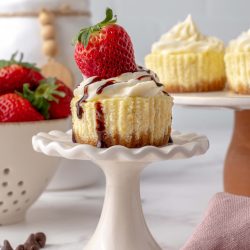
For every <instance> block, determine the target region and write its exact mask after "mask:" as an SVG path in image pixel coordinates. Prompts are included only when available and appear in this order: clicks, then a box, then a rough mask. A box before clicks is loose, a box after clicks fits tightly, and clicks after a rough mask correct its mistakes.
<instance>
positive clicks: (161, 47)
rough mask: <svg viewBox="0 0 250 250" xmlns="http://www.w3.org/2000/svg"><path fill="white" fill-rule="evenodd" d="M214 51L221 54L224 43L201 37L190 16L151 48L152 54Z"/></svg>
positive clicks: (214, 38)
mask: <svg viewBox="0 0 250 250" xmlns="http://www.w3.org/2000/svg"><path fill="white" fill-rule="evenodd" d="M208 50H214V51H219V52H223V51H224V43H223V42H222V41H221V40H219V39H218V38H216V37H212V36H204V35H202V34H201V33H200V32H199V30H198V28H197V27H196V25H195V23H194V22H193V19H192V17H191V15H188V17H187V18H186V20H185V21H184V22H181V23H178V24H177V25H175V26H174V27H173V28H172V29H171V30H170V31H169V32H168V33H166V34H164V35H163V36H162V37H161V39H160V41H158V42H156V43H154V44H153V46H152V52H156V53H157V52H162V53H185V52H204V51H208Z"/></svg>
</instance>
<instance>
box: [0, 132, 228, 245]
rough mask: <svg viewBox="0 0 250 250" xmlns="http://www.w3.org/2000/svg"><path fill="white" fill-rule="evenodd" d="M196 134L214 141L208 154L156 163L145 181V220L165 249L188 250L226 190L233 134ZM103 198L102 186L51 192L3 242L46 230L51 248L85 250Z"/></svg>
mask: <svg viewBox="0 0 250 250" xmlns="http://www.w3.org/2000/svg"><path fill="white" fill-rule="evenodd" d="M189 131H190V130H189ZM195 132H199V133H200V132H202V133H206V134H207V136H208V138H209V140H210V145H211V146H210V149H209V151H208V153H207V154H206V155H203V156H199V157H195V158H193V159H188V160H178V161H164V162H159V163H155V164H154V165H155V166H154V167H149V168H147V169H146V170H145V171H144V172H143V175H142V178H141V196H142V201H143V203H142V204H143V210H144V213H145V217H146V221H147V223H148V226H149V228H150V230H151V232H152V234H153V235H154V237H155V239H156V240H157V241H158V243H159V244H160V245H161V247H162V248H163V249H164V250H165V249H171V250H172V249H180V248H181V246H183V244H184V242H185V241H186V240H187V238H188V237H189V236H190V235H191V233H192V231H193V230H194V228H195V226H196V225H197V224H198V223H199V222H200V220H201V218H202V214H203V213H204V211H205V209H206V207H207V205H208V202H209V200H210V199H211V198H212V196H213V195H214V194H215V193H216V192H220V191H222V189H223V187H222V186H223V184H222V183H223V182H222V178H223V177H222V174H223V161H224V156H225V152H226V149H227V145H228V143H229V139H230V133H231V131H229V130H227V131H223V130H217V131H216V130H204V131H203V130H202V129H201V130H200V131H197V130H195ZM72 171H74V170H73V169H72ZM103 198H104V184H103V181H101V182H100V183H99V185H96V186H93V187H89V188H88V189H83V190H74V191H65V192H53V193H52V192H46V193H44V194H43V195H42V196H41V197H40V199H39V200H38V201H37V202H36V203H35V205H34V206H33V207H32V208H31V209H30V210H29V213H28V215H27V219H26V221H25V222H23V223H20V224H17V225H10V226H2V227H0V241H1V242H3V240H4V239H8V240H10V242H11V243H12V244H13V246H14V247H16V246H17V245H18V244H20V243H23V242H24V241H25V240H26V238H27V237H28V235H29V234H30V233H31V232H37V231H43V232H45V233H46V234H47V237H48V245H47V248H46V249H51V250H60V249H62V250H64V249H65V250H66V249H67V250H82V249H83V246H84V244H85V243H86V241H87V240H88V239H89V237H90V236H91V235H92V233H93V231H94V229H95V227H96V225H97V222H98V219H99V216H100V213H101V208H102V203H103ZM0 244H1V243H0Z"/></svg>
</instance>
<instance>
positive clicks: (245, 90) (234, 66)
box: [225, 30, 250, 94]
mask: <svg viewBox="0 0 250 250" xmlns="http://www.w3.org/2000/svg"><path fill="white" fill-rule="evenodd" d="M225 63H226V73H227V79H228V85H229V88H230V89H231V90H232V91H234V92H236V93H239V94H250V30H248V31H247V32H243V33H242V34H241V35H240V36H239V37H238V38H236V39H235V40H232V41H231V42H230V43H229V45H228V47H227V49H226V54H225Z"/></svg>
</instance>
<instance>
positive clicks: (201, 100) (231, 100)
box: [171, 91, 250, 109]
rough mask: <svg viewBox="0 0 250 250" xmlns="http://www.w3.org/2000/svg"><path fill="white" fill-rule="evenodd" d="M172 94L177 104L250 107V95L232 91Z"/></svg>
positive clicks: (232, 107) (234, 107) (236, 107)
mask: <svg viewBox="0 0 250 250" xmlns="http://www.w3.org/2000/svg"><path fill="white" fill-rule="evenodd" d="M171 96H173V98H174V104H175V105H183V106H197V107H215V108H216V107H219V108H231V109H250V95H239V94H235V93H232V92H230V91H217V92H196V93H178V94H177V93H172V94H171Z"/></svg>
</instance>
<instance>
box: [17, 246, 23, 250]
mask: <svg viewBox="0 0 250 250" xmlns="http://www.w3.org/2000/svg"><path fill="white" fill-rule="evenodd" d="M16 250H25V248H24V245H19V246H17V248H16Z"/></svg>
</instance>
